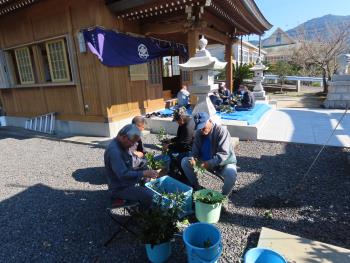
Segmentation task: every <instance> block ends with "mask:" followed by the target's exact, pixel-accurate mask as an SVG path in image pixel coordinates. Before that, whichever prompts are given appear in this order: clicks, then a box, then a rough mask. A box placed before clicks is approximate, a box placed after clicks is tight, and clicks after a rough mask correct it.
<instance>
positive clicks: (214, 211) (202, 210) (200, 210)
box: [195, 201, 221, 224]
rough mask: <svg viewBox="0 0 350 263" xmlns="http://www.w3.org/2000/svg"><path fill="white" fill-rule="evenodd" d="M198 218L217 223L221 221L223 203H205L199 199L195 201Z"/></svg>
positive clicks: (201, 220) (202, 220) (200, 220)
mask: <svg viewBox="0 0 350 263" xmlns="http://www.w3.org/2000/svg"><path fill="white" fill-rule="evenodd" d="M195 207H196V208H195V210H196V218H197V219H198V221H199V222H206V223H210V224H215V223H217V222H219V219H220V213H221V203H218V204H205V203H202V202H199V201H196V202H195Z"/></svg>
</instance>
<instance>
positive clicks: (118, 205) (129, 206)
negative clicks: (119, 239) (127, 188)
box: [104, 199, 140, 247]
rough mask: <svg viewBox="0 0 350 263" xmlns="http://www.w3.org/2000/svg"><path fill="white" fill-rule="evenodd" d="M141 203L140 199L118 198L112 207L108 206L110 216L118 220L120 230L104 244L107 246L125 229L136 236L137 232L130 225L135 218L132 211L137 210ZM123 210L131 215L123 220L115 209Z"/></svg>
mask: <svg viewBox="0 0 350 263" xmlns="http://www.w3.org/2000/svg"><path fill="white" fill-rule="evenodd" d="M139 205H140V203H139V202H138V201H131V200H124V199H116V200H115V201H114V202H113V203H112V205H111V207H109V208H107V211H108V213H109V216H110V217H111V218H112V220H113V221H114V222H116V223H117V224H118V226H119V228H118V230H117V231H116V232H115V233H114V234H113V235H112V236H111V237H110V238H109V239H108V240H107V241H106V242H105V244H104V246H105V247H107V246H108V245H109V244H110V243H111V242H112V241H113V240H114V239H115V238H116V236H117V235H118V234H119V233H120V232H121V231H122V230H125V231H126V232H129V233H130V234H132V235H134V236H136V233H135V232H134V231H132V230H131V229H130V228H129V227H128V225H129V224H130V223H131V221H132V219H133V215H132V211H133V210H137V208H138V207H139ZM119 209H121V210H123V213H124V215H127V214H128V215H129V218H128V219H126V220H124V221H122V220H121V219H120V218H118V215H116V214H115V213H113V211H117V210H119Z"/></svg>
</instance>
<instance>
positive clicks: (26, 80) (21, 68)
mask: <svg viewBox="0 0 350 263" xmlns="http://www.w3.org/2000/svg"><path fill="white" fill-rule="evenodd" d="M15 56H16V63H17V68H18V74H19V79H20V82H21V84H33V83H34V82H35V80H34V73H33V66H32V60H31V57H30V51H29V48H28V47H24V48H19V49H16V50H15Z"/></svg>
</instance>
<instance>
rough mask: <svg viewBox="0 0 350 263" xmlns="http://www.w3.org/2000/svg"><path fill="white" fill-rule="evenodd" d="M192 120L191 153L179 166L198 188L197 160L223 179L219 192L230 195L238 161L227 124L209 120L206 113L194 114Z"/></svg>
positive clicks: (194, 186)
mask: <svg viewBox="0 0 350 263" xmlns="http://www.w3.org/2000/svg"><path fill="white" fill-rule="evenodd" d="M193 120H194V122H195V125H196V126H195V130H196V133H195V137H194V142H193V146H192V153H191V156H190V157H185V158H184V159H182V162H181V166H182V169H183V170H184V172H185V175H186V177H187V178H188V180H189V181H190V183H191V185H192V186H193V188H194V189H195V190H197V189H199V188H200V186H199V183H198V178H197V175H196V174H195V172H194V169H193V166H194V165H195V164H196V161H199V162H200V163H201V166H202V167H203V168H205V169H206V170H208V171H210V172H214V173H216V174H218V175H220V176H222V177H223V178H224V185H223V187H222V193H223V194H224V195H229V194H230V193H231V191H232V189H233V187H234V185H235V182H236V176H237V170H236V162H237V161H236V155H235V153H234V149H233V145H232V143H231V136H230V133H229V132H228V130H227V128H226V127H224V126H221V125H218V124H216V123H214V122H212V121H211V120H210V117H209V114H208V113H206V112H199V113H197V114H196V115H195V116H194V117H193Z"/></svg>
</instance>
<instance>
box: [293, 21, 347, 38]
mask: <svg viewBox="0 0 350 263" xmlns="http://www.w3.org/2000/svg"><path fill="white" fill-rule="evenodd" d="M340 30H341V31H343V30H346V31H347V32H348V33H349V39H348V40H349V43H350V15H349V16H336V15H325V16H322V17H318V18H314V19H311V20H308V21H306V22H305V23H302V24H301V25H299V26H297V27H295V28H292V29H290V30H288V31H286V33H287V34H288V35H289V36H291V37H292V38H295V39H298V36H300V34H302V35H303V38H304V36H305V39H307V40H315V39H328V38H330V37H332V35H333V33H334V32H337V31H340Z"/></svg>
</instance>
